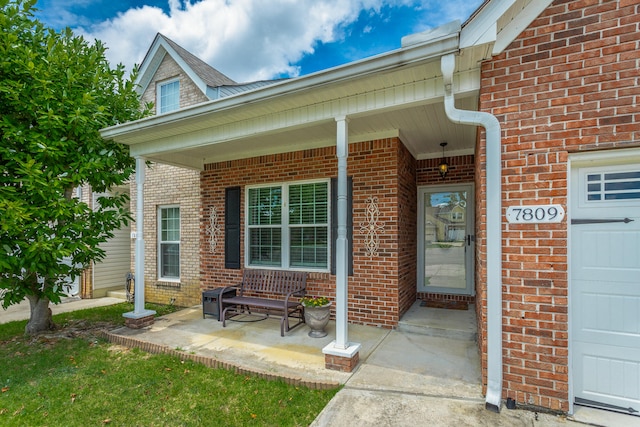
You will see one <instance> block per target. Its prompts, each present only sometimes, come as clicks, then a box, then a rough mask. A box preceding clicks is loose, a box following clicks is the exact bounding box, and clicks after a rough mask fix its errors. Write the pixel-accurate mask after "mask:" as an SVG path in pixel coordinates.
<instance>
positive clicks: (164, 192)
mask: <svg viewBox="0 0 640 427" xmlns="http://www.w3.org/2000/svg"><path fill="white" fill-rule="evenodd" d="M176 77H177V78H179V79H180V107H181V108H183V107H186V106H189V105H193V104H198V103H201V102H205V101H208V98H207V97H206V96H205V95H204V94H203V93H202V92H201V91H200V89H199V88H198V87H197V86H196V85H195V83H193V81H192V80H191V79H190V78H189V77H188V76H187V74H186V73H185V72H184V70H182V68H180V66H179V65H178V64H177V63H176V62H175V61H174V60H173V58H171V56H169V55H165V57H164V59H163V60H162V62H161V63H160V66H159V67H158V70H157V71H156V74H155V75H154V77H153V80H152V82H151V83H150V84H149V87H147V89H146V90H145V92H144V93H143V95H142V97H141V102H153V103H154V104H155V102H156V84H157V83H158V82H163V81H166V80H168V79H173V78H176ZM136 192H137V189H136V184H135V182H132V184H131V212H132V215H133V216H134V219H135V211H136V200H137V195H136ZM163 205H179V206H180V281H179V283H174V282H168V281H161V280H159V278H158V257H157V252H158V207H159V206H163ZM200 210H201V208H200V172H199V171H194V170H189V169H181V168H177V167H173V166H169V165H160V164H153V165H152V166H151V167H150V168H147V170H146V181H145V209H144V238H145V300H146V301H149V302H155V303H160V304H170V303H174V304H176V305H178V306H191V305H194V304H198V303H200V302H201V293H200V275H199V273H200V247H199V246H200V235H199V233H200V229H199V226H200V217H199V215H200ZM131 231H136V224H135V222H134V223H132V225H131ZM134 259H135V240H132V241H131V271H134V270H135V261H134Z"/></svg>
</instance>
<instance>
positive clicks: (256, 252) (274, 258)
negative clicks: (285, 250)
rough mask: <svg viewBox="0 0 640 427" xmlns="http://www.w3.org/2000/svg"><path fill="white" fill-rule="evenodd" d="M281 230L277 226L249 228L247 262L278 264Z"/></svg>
mask: <svg viewBox="0 0 640 427" xmlns="http://www.w3.org/2000/svg"><path fill="white" fill-rule="evenodd" d="M281 238H282V232H281V230H280V229H279V228H252V229H250V230H249V264H250V265H267V266H280V265H281V263H282V248H281Z"/></svg>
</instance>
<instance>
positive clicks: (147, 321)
mask: <svg viewBox="0 0 640 427" xmlns="http://www.w3.org/2000/svg"><path fill="white" fill-rule="evenodd" d="M154 321H155V315H153V314H152V315H150V316H145V317H140V318H138V319H131V318H129V317H126V318H125V320H124V324H125V326H126V327H127V328H130V329H142V328H145V327H147V326H151V325H153V322H154Z"/></svg>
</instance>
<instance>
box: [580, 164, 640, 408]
mask: <svg viewBox="0 0 640 427" xmlns="http://www.w3.org/2000/svg"><path fill="white" fill-rule="evenodd" d="M570 210H571V252H570V255H571V257H570V262H571V283H570V286H571V322H572V340H571V345H572V347H571V353H572V365H573V385H574V386H573V389H574V397H575V402H576V403H578V404H586V405H590V406H598V407H604V408H609V409H614V410H618V411H623V412H627V413H632V414H635V415H638V414H639V412H638V411H640V163H635V164H634V163H629V156H625V157H624V158H622V159H621V160H620V161H619V162H612V161H609V162H603V161H600V162H598V161H597V160H596V161H589V162H585V161H583V162H581V163H580V162H573V163H572V170H571V205H570Z"/></svg>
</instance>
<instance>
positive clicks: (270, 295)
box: [219, 269, 307, 336]
mask: <svg viewBox="0 0 640 427" xmlns="http://www.w3.org/2000/svg"><path fill="white" fill-rule="evenodd" d="M306 286H307V273H306V272H301V271H282V270H256V269H245V270H244V272H243V274H242V283H240V284H239V285H236V286H227V287H226V288H224V289H223V290H222V292H221V293H220V295H225V292H226V291H227V290H230V289H235V290H236V295H235V296H232V297H222V298H220V299H219V304H220V310H221V311H219V313H222V316H221V317H222V326H223V327H226V326H227V319H228V318H230V317H233V316H236V315H239V314H254V313H252V312H251V310H252V309H254V311H255V312H258V313H260V314H262V315H265V316H267V317H268V316H269V315H270V314H272V312H277V313H278V314H279V315H280V336H284V333H285V332H289V331H290V330H291V329H293V328H295V327H296V326H299V325H301V324H303V323H304V307H303V306H302V305H301V304H300V303H299V302H298V300H297V298H292V297H302V296H304V294H305V291H306ZM289 317H292V318H295V319H297V323H296V324H294V325H292V326H291V325H289Z"/></svg>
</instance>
